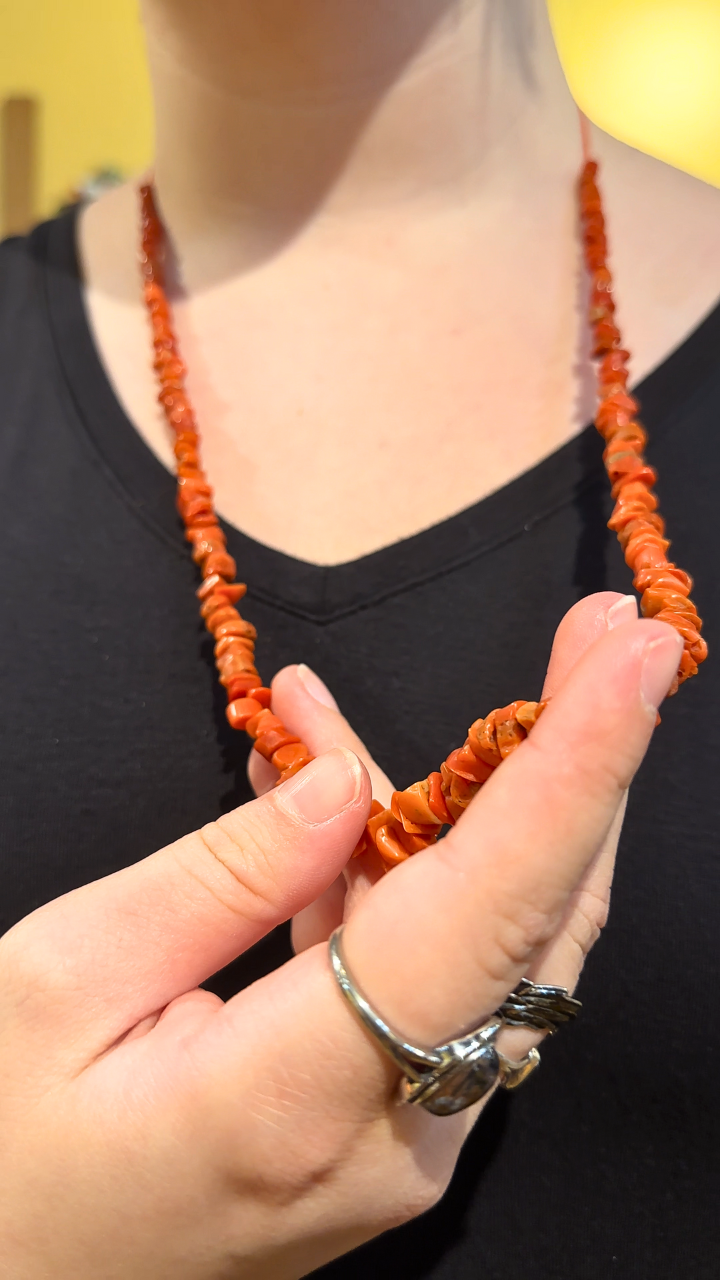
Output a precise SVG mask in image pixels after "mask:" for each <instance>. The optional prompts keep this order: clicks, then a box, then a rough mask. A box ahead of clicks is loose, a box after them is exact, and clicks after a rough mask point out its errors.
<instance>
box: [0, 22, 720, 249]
mask: <svg viewBox="0 0 720 1280" xmlns="http://www.w3.org/2000/svg"><path fill="white" fill-rule="evenodd" d="M198 2H199V3H202V0H198ZM501 2H503V3H507V4H512V3H514V0H501ZM549 9H550V16H551V20H552V23H553V27H554V30H555V36H556V40H557V44H558V49H559V51H560V57H561V59H562V62H563V65H564V67H565V73H566V75H567V78H568V81H569V84H570V87H571V89H572V91H573V93H574V94H575V97H576V99H577V101H578V103H579V104H580V106H581V107H582V108H583V110H584V111H585V112H586V114H587V115H588V116H589V117H590V118H591V119H592V120H594V121H595V122H596V124H598V125H599V126H600V127H601V128H603V129H605V130H607V131H608V132H609V133H612V134H614V135H615V136H616V137H618V138H621V139H622V140H623V141H624V142H629V143H630V144H631V145H632V146H635V147H638V148H640V150H643V151H648V152H650V154H652V155H655V156H658V157H659V158H661V159H663V160H666V161H668V162H669V163H670V164H674V165H677V166H678V167H679V168H681V169H686V170H687V171H688V172H689V173H693V174H695V175H696V176H697V177H700V178H703V179H704V180H705V181H706V182H711V183H714V184H715V185H716V186H720V0H549ZM151 156H152V109H151V103H150V92H149V86H148V79H147V71H146V67H145V58H144V50H143V39H142V31H141V28H140V22H139V18H138V10H137V0H0V231H1V232H2V233H3V234H5V235H7V234H10V233H12V232H17V231H23V230H25V229H26V228H27V227H28V226H30V225H31V224H32V223H33V222H35V221H37V220H38V219H39V218H41V217H45V216H47V215H50V214H53V213H55V212H56V211H57V210H58V209H59V208H61V207H62V206H63V205H65V204H67V203H69V202H70V201H72V200H74V199H77V197H78V195H86V196H92V195H93V194H94V193H96V192H98V191H99V190H101V189H102V187H103V186H104V185H105V184H108V183H112V182H115V181H118V180H120V179H122V178H124V177H127V176H129V175H131V174H133V173H136V172H138V171H139V170H142V169H143V168H144V167H145V166H146V165H147V163H148V161H149V160H150V158H151Z"/></svg>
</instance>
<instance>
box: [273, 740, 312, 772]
mask: <svg viewBox="0 0 720 1280" xmlns="http://www.w3.org/2000/svg"><path fill="white" fill-rule="evenodd" d="M311 760H312V756H311V755H310V752H309V751H308V749H307V747H306V746H305V745H304V743H302V742H293V743H287V744H286V745H285V746H284V747H278V748H277V750H276V751H275V752H273V756H272V763H273V764H274V765H275V768H276V769H279V770H280V772H281V773H284V772H285V770H286V769H289V768H290V767H291V766H293V765H294V766H297V768H302V767H303V766H304V765H306V764H309V763H310V761H311ZM296 771H297V770H296Z"/></svg>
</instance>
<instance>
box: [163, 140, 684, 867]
mask: <svg viewBox="0 0 720 1280" xmlns="http://www.w3.org/2000/svg"><path fill="white" fill-rule="evenodd" d="M584 141H585V146H586V150H585V157H586V158H585V163H584V166H583V169H582V172H581V175H580V181H579V204H580V217H581V222H582V232H583V242H584V250H585V261H586V264H587V269H588V272H589V275H590V311H589V321H590V325H591V329H592V333H593V338H594V342H593V351H592V354H593V358H594V359H596V360H597V361H598V362H599V363H598V369H597V378H598V399H599V406H598V411H597V416H596V419H595V425H596V426H597V429H598V431H599V432H600V434H601V435H602V436H603V438H604V440H605V441H606V448H605V451H604V453H603V459H604V462H605V467H606V469H607V473H608V476H609V478H610V482H611V484H612V496H613V498H615V499H616V504H615V509H614V511H613V513H612V516H611V518H610V520H609V527H610V528H611V529H613V530H614V531H615V532H616V534H617V536H618V539H619V541H620V545H621V546H622V548H623V551H624V553H625V560H626V562H627V564H628V565H629V567H630V568H631V569H632V571H633V575H634V585H635V587H636V589H637V591H638V592H640V593H641V597H642V599H641V607H642V612H643V614H644V615H645V617H655V618H657V619H658V620H660V621H662V622H668V623H670V625H671V626H673V627H675V628H676V630H677V631H679V632H680V635H681V636H682V638H683V642H684V649H683V654H682V658H681V661H680V668H679V670H678V673H677V677H676V679H675V682H674V684H673V687H672V688H671V690H670V692H671V693H675V692H676V691H677V688H678V685H680V684H681V683H682V682H683V681H684V680H687V679H688V678H689V677H690V676H692V675H695V673H696V671H697V669H698V663H700V662H703V661H704V659H705V658H706V656H707V645H706V644H705V641H704V640H703V639H702V638H701V636H700V628H701V626H702V623H701V620H700V618H699V617H698V614H697V610H696V608H695V605H694V604H693V602H692V601H691V600H690V598H689V595H690V590H691V589H692V579H691V578H690V576H689V575H688V574H687V573H685V572H684V571H683V570H682V569H678V568H677V566H676V565H674V564H673V563H672V562H671V561H669V560H668V558H667V555H666V552H667V549H668V547H669V545H670V544H669V542H668V541H667V540H666V538H665V537H664V533H665V522H664V521H663V519H662V517H661V516H660V515H658V513H657V505H658V503H657V498H656V497H655V495H654V493H653V492H652V489H653V485H654V484H655V481H656V479H657V476H656V473H655V471H654V470H653V468H652V467H649V466H648V465H647V463H646V462H645V459H644V457H643V449H644V446H645V443H646V440H647V435H646V433H645V431H644V429H643V427H642V426H641V425H640V423H639V422H638V421H637V418H636V414H637V410H638V408H639V406H638V403H637V401H636V400H635V399H634V398H633V397H632V396H631V395H629V394H628V390H627V382H628V368H627V362H628V359H629V352H628V351H626V350H624V349H623V346H622V339H621V336H620V332H619V330H618V328H617V325H616V324H615V320H614V312H615V304H614V302H613V284H612V277H611V275H610V271H609V270H608V266H607V241H606V237H605V219H604V217H603V210H602V202H601V198H600V192H599V190H598V186H597V183H596V174H597V168H598V166H597V164H596V163H595V161H593V160H591V159H589V158H588V153H587V141H586V135H584ZM140 196H141V212H142V247H141V252H140V262H141V268H142V276H143V288H144V297H145V303H146V305H147V309H148V312H149V315H150V321H151V325H152V333H153V346H154V349H155V361H154V368H155V371H156V373H157V377H158V381H159V384H160V395H159V400H160V403H161V404H162V406H163V408H164V410H165V414H166V416H167V420H168V423H169V426H170V428H171V430H172V432H173V435H174V453H175V457H176V459H177V480H178V496H177V505H178V510H179V512H180V515H181V517H182V519H183V521H184V524H185V530H186V534H185V536H186V538H187V540H188V541H189V542H190V544H191V546H192V557H193V560H194V561H195V562H196V564H198V565H199V566H200V570H201V573H202V585H201V586H200V588H199V590H198V592H197V595H198V597H199V599H200V614H201V616H202V618H203V620H204V622H205V626H206V627H207V629H208V631H209V632H210V633H211V634H212V635H213V637H214V639H215V662H216V665H217V669H218V674H219V676H220V683H221V684H222V685H223V686H224V687H225V689H226V691H227V697H228V707H227V718H228V720H229V722H230V724H231V725H232V727H233V729H245V731H246V732H247V733H248V734H249V735H250V737H251V738H253V739H254V746H255V750H256V751H259V752H260V754H261V755H262V756H264V757H265V758H266V760H270V761H271V762H272V763H273V764H274V765H275V767H276V768H277V769H278V771H279V773H280V781H284V780H285V779H286V778H290V777H292V775H293V774H295V773H297V772H298V771H299V770H300V769H302V768H303V766H304V765H306V764H308V762H309V761H310V760H311V759H312V756H311V754H310V752H309V751H308V748H307V747H306V746H305V745H304V743H302V742H301V741H300V739H299V738H298V737H297V736H296V735H295V734H294V733H290V732H289V731H288V730H287V729H286V728H285V726H284V725H283V724H282V722H281V721H280V720H279V719H278V717H277V716H275V715H273V712H272V710H271V707H270V703H271V692H270V689H268V688H266V687H265V686H264V685H263V683H262V680H261V679H260V676H259V675H258V672H257V670H256V668H255V644H254V642H255V637H256V631H255V628H254V627H253V626H252V625H251V623H249V622H246V621H245V619H244V618H242V617H241V616H240V614H239V612H238V610H237V609H236V607H235V606H236V605H237V603H238V601H239V600H241V599H242V597H243V596H244V595H245V592H246V590H247V588H246V587H245V585H244V583H240V582H235V581H234V579H235V576H236V572H237V570H236V565H235V561H234V560H233V558H232V556H230V555H229V554H228V551H227V546H226V540H225V535H224V534H223V532H222V529H221V528H220V525H219V523H218V518H217V515H216V514H215V510H214V507H213V500H212V499H213V495H212V489H211V488H210V485H209V484H208V481H207V477H206V475H205V472H204V471H203V469H202V465H201V462H200V438H199V434H198V428H197V423H196V420H195V415H194V413H193V409H192V406H191V404H190V401H189V399H188V395H187V391H186V389H185V366H184V364H183V362H182V360H181V358H180V353H179V349H178V343H177V339H176V337H175V333H174V330H173V320H172V311H171V308H170V304H169V302H168V299H167V295H166V293H165V290H164V287H163V260H164V252H165V243H166V241H165V233H164V230H163V227H162V224H161V222H160V219H159V217H158V214H157V211H156V208H155V204H154V201H153V192H152V187H150V186H143V187H141V189H140ZM543 707H544V703H542V702H540V703H537V702H523V701H518V702H512V703H510V705H509V706H507V707H503V708H501V709H500V710H497V711H491V712H490V715H488V716H486V717H485V718H484V719H480V720H476V721H475V723H474V724H473V725H472V726H471V728H470V730H469V731H468V736H467V738H466V740H465V743H464V745H463V746H462V747H460V748H459V749H458V750H456V751H453V752H451V754H450V755H449V756H448V758H447V760H446V761H445V763H444V764H443V765H442V766H441V769H440V772H439V773H431V774H430V776H429V777H428V778H426V779H425V780H424V781H423V782H416V783H414V784H413V785H412V786H411V787H408V788H407V790H405V791H396V792H395V793H394V795H393V797H392V803H391V807H390V808H389V809H384V808H383V806H382V805H381V804H380V803H379V802H378V801H377V800H374V801H373V806H372V811H371V816H370V819H369V821H368V823H367V826H366V828H365V831H364V833H363V836H362V838H361V840H360V843H359V845H358V847H357V850H356V853H358V854H360V853H363V852H365V851H367V850H368V849H370V848H371V847H373V846H374V847H375V848H376V849H377V851H378V852H379V854H380V856H381V858H382V861H383V864H384V865H385V867H386V868H390V867H393V866H395V865H396V864H397V863H399V862H403V861H404V860H405V859H406V858H408V857H409V856H410V855H411V854H414V853H418V852H419V851H420V850H421V849H425V848H427V846H428V845H430V844H433V843H434V842H435V840H437V838H438V835H439V834H440V832H441V830H442V827H443V826H444V825H447V824H453V823H454V822H456V821H457V819H458V818H459V817H460V814H461V813H462V812H463V810H464V809H465V808H466V807H467V805H468V804H469V803H470V801H471V800H472V798H473V796H474V795H475V794H476V793H477V792H478V790H479V789H480V787H481V786H482V785H483V783H484V782H485V781H487V779H488V778H489V777H490V775H491V774H492V773H493V771H494V770H495V769H496V768H497V767H498V765H499V764H501V763H502V761H503V759H504V758H505V757H506V756H508V755H510V753H511V752H512V751H514V750H515V748H516V747H518V746H519V745H520V743H521V742H522V741H523V739H524V738H525V737H526V736H527V734H528V732H529V731H530V730H531V729H532V726H533V725H534V724H535V722H536V720H537V719H538V716H539V715H540V714H541V712H542V710H543Z"/></svg>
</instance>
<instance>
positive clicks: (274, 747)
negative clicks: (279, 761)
mask: <svg viewBox="0 0 720 1280" xmlns="http://www.w3.org/2000/svg"><path fill="white" fill-rule="evenodd" d="M296 744H299V745H300V746H302V743H301V742H300V739H299V738H298V736H297V734H295V733H290V732H289V731H288V730H287V729H283V728H280V729H268V730H265V729H263V732H262V733H261V734H260V735H259V737H257V738H256V739H255V750H256V751H259V752H260V755H261V756H264V757H265V759H266V760H271V759H272V757H273V756H274V755H275V752H276V751H279V750H280V748H281V747H290V746H295V745H296Z"/></svg>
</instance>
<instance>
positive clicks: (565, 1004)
mask: <svg viewBox="0 0 720 1280" xmlns="http://www.w3.org/2000/svg"><path fill="white" fill-rule="evenodd" d="M341 938H342V925H341V926H340V928H339V929H336V930H335V932H334V933H333V934H332V936H331V938H330V942H329V951H330V962H331V964H332V970H333V974H334V976H335V980H336V981H337V984H338V986H339V988H340V990H341V991H342V993H343V995H344V996H345V999H346V1000H347V1002H348V1004H349V1005H350V1008H351V1009H352V1011H353V1013H354V1014H355V1016H356V1017H357V1018H358V1019H359V1020H360V1022H362V1024H363V1026H365V1027H366V1029H367V1030H368V1031H369V1032H370V1034H371V1035H372V1036H373V1038H374V1039H375V1040H376V1041H377V1043H378V1044H379V1045H380V1047H381V1048H382V1049H383V1051H384V1052H385V1053H386V1054H387V1055H388V1057H389V1058H392V1060H393V1062H394V1063H395V1064H396V1066H398V1067H399V1068H400V1070H401V1071H402V1073H403V1075H402V1079H401V1081H400V1101H401V1102H405V1103H410V1104H411V1105H413V1106H420V1107H424V1108H425V1110H426V1111H430V1112H432V1114H433V1115H436V1116H451V1115H455V1114H456V1113H457V1112H458V1111H464V1110H465V1108H466V1107H471V1106H472V1105H473V1104H474V1103H475V1102H479V1101H480V1099H481V1098H484V1097H485V1096H486V1095H487V1094H488V1093H489V1092H490V1090H491V1089H493V1088H494V1087H495V1085H496V1084H500V1085H502V1086H503V1088H506V1089H515V1088H517V1086H518V1085H520V1084H522V1082H523V1080H526V1079H527V1077H528V1076H529V1075H530V1074H531V1072H532V1071H534V1070H535V1068H536V1067H537V1066H539V1064H540V1054H539V1053H538V1051H537V1049H531V1050H530V1052H529V1053H528V1054H527V1055H526V1056H525V1057H524V1058H522V1059H521V1060H520V1061H519V1062H513V1061H511V1060H510V1059H509V1058H506V1057H505V1055H504V1054H502V1053H500V1051H499V1050H498V1049H497V1047H496V1045H495V1043H494V1041H495V1039H496V1037H497V1034H498V1032H499V1031H500V1029H501V1027H503V1026H505V1025H507V1026H515V1027H516V1026H523V1027H528V1026H530V1027H535V1028H537V1029H538V1030H541V1031H550V1032H552V1031H555V1030H556V1028H557V1026H558V1025H559V1024H560V1023H561V1022H566V1021H568V1020H569V1019H570V1018H574V1017H575V1016H576V1015H577V1013H578V1012H579V1010H580V1007H581V1006H580V1002H579V1001H578V1000H571V998H570V996H569V995H568V993H567V991H566V989H565V988H564V987H536V986H535V984H534V983H532V982H529V981H528V980H527V979H524V980H523V982H521V983H520V984H519V986H518V987H517V988H516V990H515V991H514V992H512V993H511V995H510V996H508V999H507V1000H506V1001H505V1003H504V1004H503V1005H502V1006H501V1008H500V1009H499V1010H498V1011H497V1013H495V1014H494V1015H493V1017H492V1018H490V1019H488V1021H487V1022H485V1023H483V1025H482V1026H480V1027H478V1028H477V1029H476V1030H475V1031H470V1032H468V1034H467V1035H464V1036H460V1037H459V1038H458V1039H456V1040H450V1041H448V1043H447V1044H442V1045H437V1046H436V1047H434V1048H425V1047H422V1046H420V1045H414V1044H409V1043H408V1041H406V1040H405V1039H404V1038H403V1037H402V1036H401V1035H400V1034H399V1033H398V1032H396V1031H393V1029H392V1027H390V1026H388V1024H387V1023H386V1022H385V1021H384V1020H383V1019H382V1018H381V1017H380V1015H379V1014H378V1013H376V1012H375V1010H374V1009H373V1007H372V1005H371V1004H370V1002H369V1000H367V999H366V997H365V996H364V995H363V994H362V991H361V990H360V988H359V987H358V986H357V983H356V982H355V981H354V980H353V978H352V977H351V975H350V973H349V971H348V968H347V965H346V964H345V960H344V957H343V954H342V948H341Z"/></svg>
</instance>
